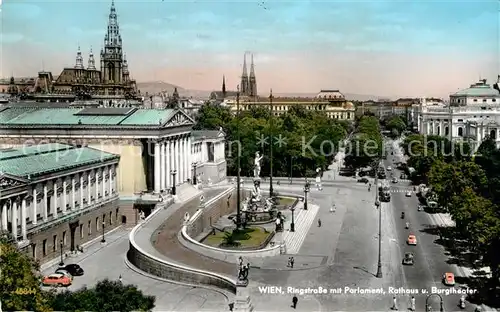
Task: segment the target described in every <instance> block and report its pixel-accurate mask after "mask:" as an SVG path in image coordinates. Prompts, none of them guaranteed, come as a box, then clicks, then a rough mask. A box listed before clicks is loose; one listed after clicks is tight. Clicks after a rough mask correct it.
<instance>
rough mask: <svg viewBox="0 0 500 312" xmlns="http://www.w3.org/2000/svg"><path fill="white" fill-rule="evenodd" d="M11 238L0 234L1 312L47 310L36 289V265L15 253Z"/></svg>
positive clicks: (47, 305)
mask: <svg viewBox="0 0 500 312" xmlns="http://www.w3.org/2000/svg"><path fill="white" fill-rule="evenodd" d="M14 244H15V243H14V240H13V239H12V237H11V236H10V235H8V234H6V233H1V235H0V294H2V296H1V300H2V308H3V309H4V310H5V311H50V306H49V304H48V301H47V300H46V298H45V296H44V292H43V291H42V290H41V289H40V281H41V279H40V277H39V276H38V274H37V273H36V272H37V271H38V269H39V267H38V264H37V263H36V262H35V261H33V259H32V258H30V257H29V256H27V255H26V254H23V253H21V252H19V251H18V249H17V246H15V245H14Z"/></svg>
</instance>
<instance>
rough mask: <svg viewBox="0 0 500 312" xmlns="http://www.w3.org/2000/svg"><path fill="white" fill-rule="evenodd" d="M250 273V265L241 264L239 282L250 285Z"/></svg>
mask: <svg viewBox="0 0 500 312" xmlns="http://www.w3.org/2000/svg"><path fill="white" fill-rule="evenodd" d="M248 271H250V263H247V264H246V265H243V264H242V263H240V265H239V268H238V282H244V283H248Z"/></svg>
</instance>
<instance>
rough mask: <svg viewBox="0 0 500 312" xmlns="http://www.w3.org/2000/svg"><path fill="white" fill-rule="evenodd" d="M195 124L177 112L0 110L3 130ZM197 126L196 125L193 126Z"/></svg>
mask: <svg viewBox="0 0 500 312" xmlns="http://www.w3.org/2000/svg"><path fill="white" fill-rule="evenodd" d="M178 114H180V115H184V119H187V120H188V121H191V122H193V121H192V120H191V119H190V118H189V117H188V116H187V115H185V114H184V113H183V112H182V111H180V110H175V109H138V108H106V107H99V108H84V109H82V108H77V107H50V108H49V107H39V106H31V107H25V106H22V107H18V106H14V105H8V106H6V107H2V108H0V127H1V126H29V127H33V126H67V127H71V126H108V127H113V126H118V127H123V126H126V127H133V126H136V127H141V126H142V127H151V126H156V127H158V125H164V124H166V123H167V122H168V121H169V120H171V119H172V118H173V117H174V116H175V115H178ZM193 123H194V122H193Z"/></svg>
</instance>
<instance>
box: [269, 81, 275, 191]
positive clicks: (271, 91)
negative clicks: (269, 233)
mask: <svg viewBox="0 0 500 312" xmlns="http://www.w3.org/2000/svg"><path fill="white" fill-rule="evenodd" d="M269 109H270V111H271V116H270V117H269V121H270V125H269V126H270V131H271V140H270V141H269V144H270V145H271V146H270V153H269V158H270V163H269V197H273V194H274V192H273V145H274V142H273V119H274V118H273V89H271V90H270V95H269Z"/></svg>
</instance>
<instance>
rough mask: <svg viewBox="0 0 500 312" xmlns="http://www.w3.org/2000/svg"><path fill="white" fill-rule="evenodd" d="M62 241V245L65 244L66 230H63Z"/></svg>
mask: <svg viewBox="0 0 500 312" xmlns="http://www.w3.org/2000/svg"><path fill="white" fill-rule="evenodd" d="M62 241H63V246H66V231H64V232H63V238H62Z"/></svg>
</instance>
